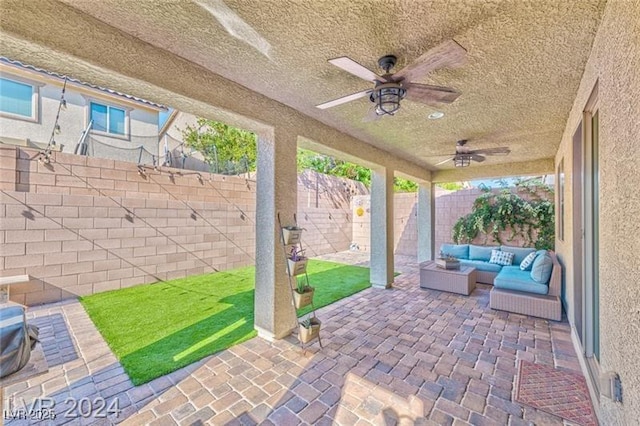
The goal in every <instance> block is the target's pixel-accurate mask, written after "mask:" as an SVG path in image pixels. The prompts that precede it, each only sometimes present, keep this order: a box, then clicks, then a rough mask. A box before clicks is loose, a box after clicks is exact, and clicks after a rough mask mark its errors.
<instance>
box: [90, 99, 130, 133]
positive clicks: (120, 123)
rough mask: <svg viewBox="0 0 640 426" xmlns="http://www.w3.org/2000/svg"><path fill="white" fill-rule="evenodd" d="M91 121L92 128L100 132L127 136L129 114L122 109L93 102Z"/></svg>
mask: <svg viewBox="0 0 640 426" xmlns="http://www.w3.org/2000/svg"><path fill="white" fill-rule="evenodd" d="M90 108H91V109H90V116H89V119H90V120H91V121H92V124H91V128H92V129H93V130H95V131H98V132H105V133H111V134H114V135H120V136H124V135H125V134H126V127H127V126H126V119H127V113H126V111H125V110H124V109H122V108H116V107H112V106H110V105H102V104H98V103H95V102H91V105H90Z"/></svg>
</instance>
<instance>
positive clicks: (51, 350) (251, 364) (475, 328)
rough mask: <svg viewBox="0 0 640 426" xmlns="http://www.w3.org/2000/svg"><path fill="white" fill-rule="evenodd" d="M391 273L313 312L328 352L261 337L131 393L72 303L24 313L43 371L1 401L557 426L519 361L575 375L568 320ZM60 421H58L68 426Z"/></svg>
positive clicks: (266, 418)
mask: <svg viewBox="0 0 640 426" xmlns="http://www.w3.org/2000/svg"><path fill="white" fill-rule="evenodd" d="M330 257H331V258H332V259H333V260H341V261H347V262H350V263H357V264H362V263H363V256H361V255H360V256H358V255H354V254H353V253H343V254H341V253H338V254H336V255H333V256H330ZM364 263H366V260H365V262H364ZM396 270H398V271H401V275H399V276H398V277H397V278H396V282H395V284H394V288H393V289H392V290H389V291H385V292H381V291H379V290H377V289H375V288H371V289H368V290H365V291H363V292H361V293H358V294H357V295H355V296H352V297H349V298H347V299H344V300H342V301H339V302H337V303H335V304H333V305H331V306H328V307H326V308H323V309H321V310H319V311H318V316H319V317H320V318H321V319H323V320H324V321H326V324H327V327H325V328H324V329H323V336H322V338H323V343H324V348H323V349H320V348H319V347H318V346H317V345H313V346H310V347H309V349H308V350H307V351H306V352H302V351H301V350H300V347H299V346H298V344H297V340H296V339H295V338H293V337H290V338H286V339H284V340H277V341H275V342H268V341H266V340H264V339H262V338H259V337H258V338H254V339H252V340H250V341H247V342H245V343H242V344H239V345H237V346H234V347H232V348H231V349H229V350H226V351H223V352H220V353H218V354H215V355H213V356H211V357H207V358H205V359H204V360H203V361H200V362H197V363H195V364H193V365H191V366H189V367H187V368H183V369H181V370H178V371H176V372H174V373H171V374H169V375H167V376H164V377H161V378H158V379H156V380H153V381H152V382H150V383H147V384H144V385H141V386H137V387H136V386H134V385H133V384H132V383H131V381H130V380H129V379H128V377H127V375H126V374H125V372H124V370H123V368H122V367H121V365H120V364H119V362H118V360H117V359H116V358H115V356H114V355H113V354H112V353H111V351H110V350H109V348H108V346H107V344H106V342H105V341H104V340H103V339H102V337H101V336H100V333H99V332H98V331H97V329H96V328H95V326H94V325H93V323H92V322H91V320H90V319H89V317H88V315H87V314H86V312H85V311H84V309H83V308H82V306H81V305H80V304H79V303H78V302H76V301H72V302H60V303H58V304H53V305H45V306H42V307H36V308H32V309H31V310H30V313H29V316H30V317H31V318H32V319H33V321H34V322H35V323H36V324H38V325H39V326H40V327H41V329H42V337H43V341H42V344H43V347H44V349H45V355H46V357H47V359H48V360H50V369H49V372H48V373H47V374H45V375H42V376H39V377H37V378H35V379H33V380H30V381H28V382H27V383H21V384H17V385H13V386H11V387H9V388H7V389H6V394H7V395H13V397H14V401H23V400H24V401H31V400H32V399H33V398H36V397H46V398H52V399H53V400H55V401H56V402H57V403H58V404H59V405H60V406H61V407H63V408H64V407H65V406H64V401H65V400H66V398H69V397H75V398H78V399H81V398H89V399H91V400H95V399H96V398H104V399H105V400H106V401H107V404H108V405H109V404H110V403H111V402H112V401H114V400H117V401H118V403H119V408H120V409H121V410H122V412H120V413H119V414H118V415H117V416H115V415H113V414H110V415H109V416H108V417H107V418H103V419H101V418H99V417H98V418H95V417H93V418H89V419H87V420H89V423H91V424H102V423H109V422H123V423H122V424H127V425H141V424H150V425H173V424H185V425H194V424H216V425H218V424H225V425H226V424H229V425H232V424H243V425H249V424H274V425H285V424H286V425H295V424H300V423H304V424H344V425H355V424H376V425H377V424H387V425H389V424H427V425H443V424H448V425H451V424H456V425H457V424H460V425H462V424H473V425H505V424H509V425H520V424H523V425H528V424H531V423H533V424H544V425H556V424H557V425H562V424H563V420H562V419H561V418H559V417H556V416H553V415H551V414H548V413H546V412H544V411H540V410H537V409H535V408H532V407H528V406H526V405H522V404H519V403H517V402H514V401H513V395H514V392H515V376H516V372H517V369H516V367H517V362H518V360H527V361H533V362H536V363H540V364H544V365H548V366H552V367H560V368H562V369H566V370H569V371H577V372H579V371H580V365H579V363H578V359H577V356H576V354H575V351H574V350H573V346H572V343H571V335H570V328H569V324H568V323H567V322H566V321H564V322H559V323H557V322H549V321H546V320H540V319H535V318H531V317H526V316H522V315H516V314H509V313H505V312H497V311H492V310H491V309H489V308H488V301H489V289H490V286H485V285H481V284H480V285H478V287H477V288H476V289H475V291H474V292H473V294H472V295H471V296H469V297H466V296H460V295H455V294H451V293H445V292H439V291H434V290H424V289H420V288H419V286H418V281H419V277H418V270H417V263H416V262H415V259H412V258H408V257H401V258H399V259H397V262H396ZM589 404H590V401H588V400H585V401H582V405H583V407H584V410H585V411H586V412H588V407H589ZM58 414H59V418H58V419H56V420H55V421H54V422H53V423H54V424H67V422H71V423H68V424H74V423H73V419H70V418H65V417H64V416H63V415H62V414H63V413H62V412H60V413H58ZM101 422H102V423H101ZM9 424H11V425H14V424H23V423H22V422H20V421H12V422H9ZM25 424H27V423H25Z"/></svg>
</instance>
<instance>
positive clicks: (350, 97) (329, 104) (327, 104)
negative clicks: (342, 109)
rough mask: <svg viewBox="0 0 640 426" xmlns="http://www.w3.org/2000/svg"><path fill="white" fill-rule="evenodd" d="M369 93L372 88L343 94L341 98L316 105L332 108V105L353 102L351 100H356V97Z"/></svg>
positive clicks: (317, 106)
mask: <svg viewBox="0 0 640 426" xmlns="http://www.w3.org/2000/svg"><path fill="white" fill-rule="evenodd" d="M369 93H371V90H363V91H362V92H357V93H353V94H351V95H347V96H343V97H341V98H338V99H334V100H332V101H329V102H325V103H323V104H320V105H316V108H320V109H327V108H331V107H334V106H337V105H342V104H346V103H347V102H351V101H355V100H356V99H360V98H364V97H365V96H367V95H368V94H369Z"/></svg>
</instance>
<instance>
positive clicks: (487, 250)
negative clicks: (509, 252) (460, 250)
mask: <svg viewBox="0 0 640 426" xmlns="http://www.w3.org/2000/svg"><path fill="white" fill-rule="evenodd" d="M491 250H500V246H493V247H492V246H476V245H473V244H469V259H470V260H483V261H485V262H488V261H489V260H490V259H491Z"/></svg>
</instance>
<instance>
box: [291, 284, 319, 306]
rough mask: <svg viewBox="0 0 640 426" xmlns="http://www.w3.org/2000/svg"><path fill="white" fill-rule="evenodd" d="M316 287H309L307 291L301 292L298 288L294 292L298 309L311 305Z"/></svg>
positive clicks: (294, 299)
mask: <svg viewBox="0 0 640 426" xmlns="http://www.w3.org/2000/svg"><path fill="white" fill-rule="evenodd" d="M314 291H315V289H314V288H313V287H307V291H305V292H304V293H302V294H300V293H298V291H297V290H295V291H294V292H293V301H294V302H295V305H296V309H300V308H304V307H305V306H307V305H310V304H311V302H312V301H313V292H314Z"/></svg>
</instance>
